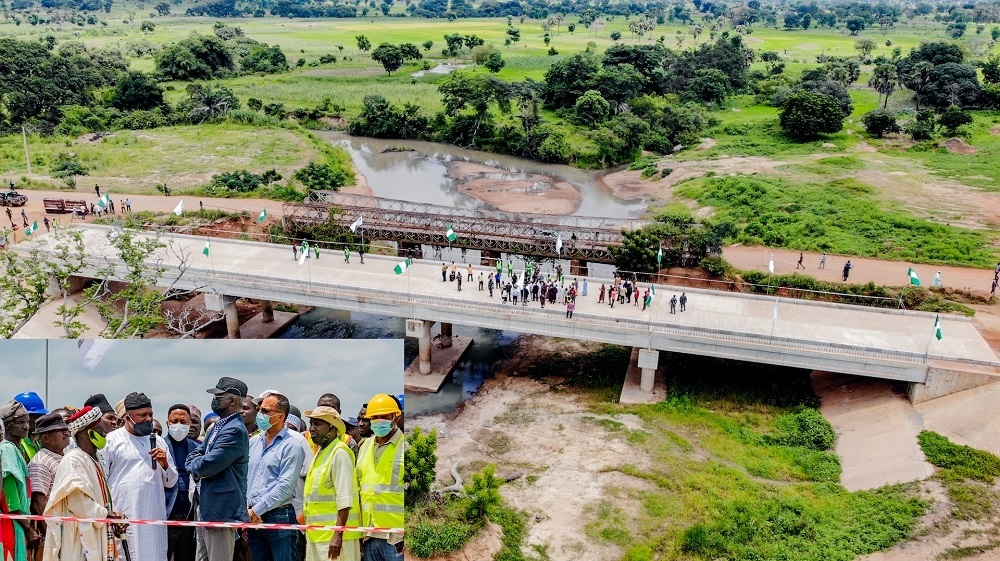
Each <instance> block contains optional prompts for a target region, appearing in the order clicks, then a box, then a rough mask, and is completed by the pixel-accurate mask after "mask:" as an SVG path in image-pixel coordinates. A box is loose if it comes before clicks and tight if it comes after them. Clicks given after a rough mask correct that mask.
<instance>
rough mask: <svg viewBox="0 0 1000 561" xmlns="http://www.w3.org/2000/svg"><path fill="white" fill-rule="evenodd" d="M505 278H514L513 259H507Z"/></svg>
mask: <svg viewBox="0 0 1000 561" xmlns="http://www.w3.org/2000/svg"><path fill="white" fill-rule="evenodd" d="M507 276H508V277H510V278H514V260H513V259H508V260H507Z"/></svg>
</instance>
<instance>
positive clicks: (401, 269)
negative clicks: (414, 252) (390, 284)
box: [392, 259, 410, 275]
mask: <svg viewBox="0 0 1000 561" xmlns="http://www.w3.org/2000/svg"><path fill="white" fill-rule="evenodd" d="M409 266H410V259H404V260H402V261H400V262H399V264H398V265H396V266H395V267H393V268H392V270H393V271H396V274H397V275H402V274H403V273H404V272H405V271H406V269H407V268H409Z"/></svg>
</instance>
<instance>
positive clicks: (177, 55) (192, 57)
mask: <svg viewBox="0 0 1000 561" xmlns="http://www.w3.org/2000/svg"><path fill="white" fill-rule="evenodd" d="M234 67H235V64H234V62H233V55H232V52H231V51H230V49H229V48H228V47H227V46H226V43H225V42H223V41H222V40H221V39H219V38H218V37H215V36H198V35H196V36H193V37H190V38H188V39H184V40H183V41H179V42H177V43H175V44H173V45H171V46H170V47H168V48H166V49H163V50H162V51H160V52H159V53H158V54H157V55H156V70H157V72H159V73H160V74H162V75H163V76H164V77H166V78H169V79H172V80H207V79H209V78H212V77H213V76H217V75H219V76H221V75H225V74H227V73H229V72H230V71H232V70H233V68H234Z"/></svg>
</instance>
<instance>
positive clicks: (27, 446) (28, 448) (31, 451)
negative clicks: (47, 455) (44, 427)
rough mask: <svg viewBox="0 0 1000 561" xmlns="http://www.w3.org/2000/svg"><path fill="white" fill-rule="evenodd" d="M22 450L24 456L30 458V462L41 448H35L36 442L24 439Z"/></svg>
mask: <svg viewBox="0 0 1000 561" xmlns="http://www.w3.org/2000/svg"><path fill="white" fill-rule="evenodd" d="M21 449H22V450H24V455H25V456H27V457H28V461H29V462H30V461H31V459H32V458H34V457H35V454H37V453H38V451H39V450H40V449H41V446H35V443H34V442H32V441H30V440H28V439H27V438H22V439H21Z"/></svg>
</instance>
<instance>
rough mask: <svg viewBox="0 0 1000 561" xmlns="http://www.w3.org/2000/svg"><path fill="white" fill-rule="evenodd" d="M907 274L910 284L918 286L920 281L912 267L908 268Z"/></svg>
mask: <svg viewBox="0 0 1000 561" xmlns="http://www.w3.org/2000/svg"><path fill="white" fill-rule="evenodd" d="M907 274H908V275H909V276H910V284H912V285H913V286H920V279H919V278H917V272H916V271H914V270H913V267H910V272H909V273H907Z"/></svg>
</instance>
